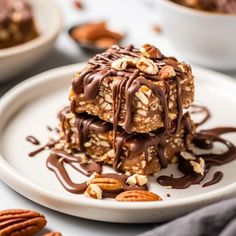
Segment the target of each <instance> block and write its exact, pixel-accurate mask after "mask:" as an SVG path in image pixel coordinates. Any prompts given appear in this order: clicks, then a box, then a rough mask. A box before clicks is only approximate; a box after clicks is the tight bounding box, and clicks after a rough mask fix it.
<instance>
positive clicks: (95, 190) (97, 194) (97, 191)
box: [84, 184, 102, 199]
mask: <svg viewBox="0 0 236 236" xmlns="http://www.w3.org/2000/svg"><path fill="white" fill-rule="evenodd" d="M84 195H85V196H86V197H89V198H94V199H102V189H101V188H100V187H99V186H98V185H97V184H90V185H89V186H88V187H87V189H86V191H85V192H84Z"/></svg>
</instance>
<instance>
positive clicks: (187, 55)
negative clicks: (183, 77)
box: [158, 0, 236, 70]
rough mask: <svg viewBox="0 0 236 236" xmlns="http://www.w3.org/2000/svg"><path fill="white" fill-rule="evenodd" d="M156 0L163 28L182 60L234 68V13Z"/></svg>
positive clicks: (235, 57) (216, 66)
mask: <svg viewBox="0 0 236 236" xmlns="http://www.w3.org/2000/svg"><path fill="white" fill-rule="evenodd" d="M158 2H159V7H160V14H162V18H163V25H164V29H165V31H166V33H167V35H168V36H169V38H170V40H171V41H172V43H173V44H174V46H175V47H176V48H177V49H178V50H179V52H180V54H181V55H182V56H183V58H184V59H187V60H189V61H190V62H192V63H195V64H199V65H202V66H206V67H210V68H213V69H216V70H236V46H235V43H236V14H235V15H233V14H232V15H230V14H219V13H211V12H205V11H199V10H195V9H191V8H187V7H184V6H181V5H179V4H176V3H174V2H171V1H170V0H159V1H158Z"/></svg>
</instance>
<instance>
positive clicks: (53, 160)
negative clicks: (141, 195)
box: [47, 149, 147, 197]
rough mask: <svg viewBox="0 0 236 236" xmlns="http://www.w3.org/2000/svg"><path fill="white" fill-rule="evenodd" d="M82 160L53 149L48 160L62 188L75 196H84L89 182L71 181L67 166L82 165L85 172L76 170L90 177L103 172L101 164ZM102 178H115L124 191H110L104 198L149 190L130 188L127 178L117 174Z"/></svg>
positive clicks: (139, 187) (141, 187)
mask: <svg viewBox="0 0 236 236" xmlns="http://www.w3.org/2000/svg"><path fill="white" fill-rule="evenodd" d="M81 161H82V159H81V158H80V157H79V155H78V156H74V155H71V154H68V153H66V152H65V151H59V150H55V149H53V150H52V151H51V153H50V155H49V157H48V159H47V167H48V168H49V169H50V170H51V171H53V172H54V173H55V175H56V176H57V178H58V180H59V181H60V183H61V184H62V186H63V187H64V188H65V189H66V190H67V191H69V192H71V193H75V194H82V193H84V192H85V190H86V188H87V186H88V185H87V182H82V183H75V182H73V181H72V180H71V178H70V176H69V175H68V173H67V170H66V169H65V166H64V165H65V164H68V165H70V166H71V167H73V168H75V165H74V164H75V163H76V164H80V166H81V167H82V168H83V169H84V171H81V169H79V168H78V167H76V168H75V169H76V170H77V171H78V172H80V173H82V174H84V175H86V176H90V175H91V174H92V173H94V172H96V173H101V172H102V166H101V164H99V163H96V162H93V161H91V162H88V163H81ZM100 177H101V178H106V177H108V178H113V179H117V180H119V181H120V182H121V184H122V189H121V190H119V191H109V192H106V191H104V192H103V197H116V195H117V194H119V193H120V192H121V191H127V190H133V189H136V190H147V186H146V185H144V186H129V185H127V184H126V180H127V178H128V177H127V176H126V175H122V174H116V173H106V174H101V175H100Z"/></svg>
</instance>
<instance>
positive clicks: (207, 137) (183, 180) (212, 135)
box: [157, 127, 236, 188]
mask: <svg viewBox="0 0 236 236" xmlns="http://www.w3.org/2000/svg"><path fill="white" fill-rule="evenodd" d="M229 132H236V128H234V127H217V128H214V129H209V130H202V131H199V132H198V133H196V135H195V137H194V140H193V143H194V144H195V146H197V147H198V148H201V149H206V150H209V149H211V148H213V146H214V145H213V144H214V143H216V142H219V143H221V144H223V145H224V146H226V148H227V150H226V151H225V152H224V153H222V154H214V153H210V154H201V155H199V154H194V156H195V157H196V158H198V157H201V158H203V159H204V161H205V170H204V174H203V175H200V174H197V173H194V172H193V171H192V169H191V168H192V167H191V165H189V164H188V163H189V161H186V160H184V161H183V160H182V161H181V160H179V169H180V170H181V171H182V172H183V173H184V176H182V177H180V178H174V177H169V176H160V177H158V179H157V181H158V183H159V184H161V185H163V186H171V187H172V188H187V187H189V186H190V185H192V184H200V183H201V181H202V180H204V178H205V176H206V174H207V173H208V172H209V170H210V168H211V167H212V166H219V165H223V164H226V163H228V162H230V161H232V160H234V159H236V147H235V145H233V144H232V143H231V142H229V141H228V140H225V139H223V138H222V137H220V136H219V135H221V134H225V133H229ZM180 158H181V157H180ZM186 162H188V163H187V164H186ZM222 178H223V174H221V173H219V172H216V173H215V175H214V178H213V180H212V181H210V182H208V183H205V184H204V185H203V187H207V186H210V185H212V184H215V183H218V182H219V181H220V180H221V179H222Z"/></svg>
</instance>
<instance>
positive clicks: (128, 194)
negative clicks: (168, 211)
mask: <svg viewBox="0 0 236 236" xmlns="http://www.w3.org/2000/svg"><path fill="white" fill-rule="evenodd" d="M116 200H117V201H120V202H144V201H161V200H162V199H161V197H160V196H158V195H157V194H155V193H152V192H148V191H142V190H130V191H125V192H122V193H120V194H119V195H117V197H116Z"/></svg>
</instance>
